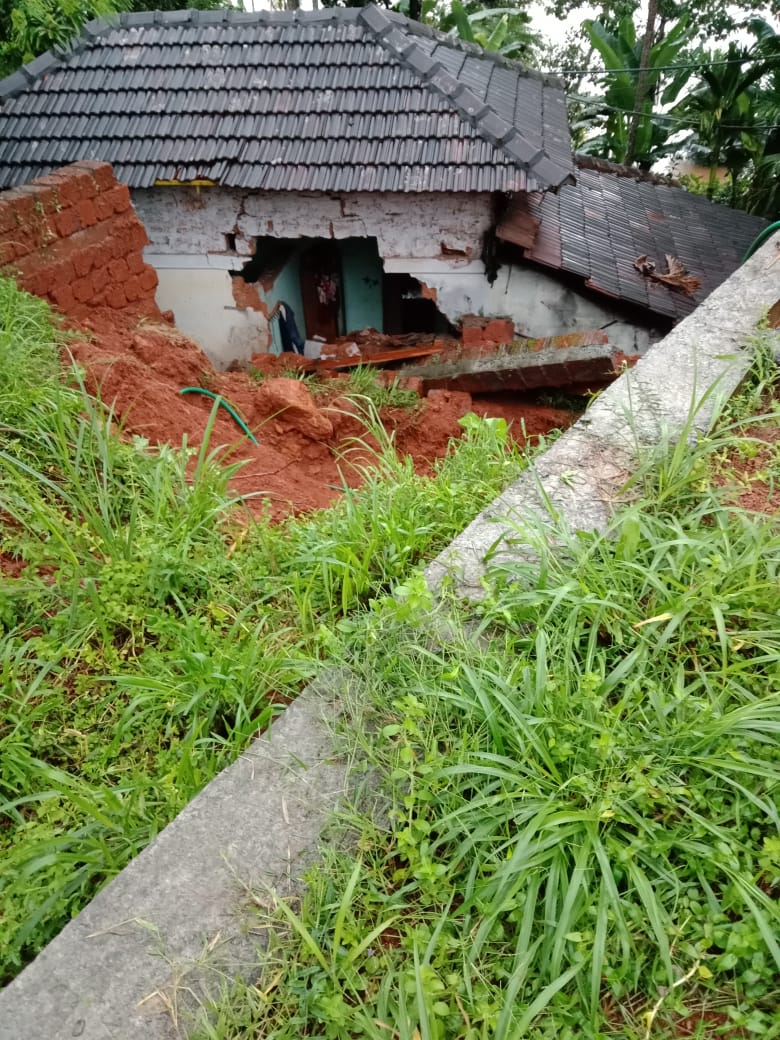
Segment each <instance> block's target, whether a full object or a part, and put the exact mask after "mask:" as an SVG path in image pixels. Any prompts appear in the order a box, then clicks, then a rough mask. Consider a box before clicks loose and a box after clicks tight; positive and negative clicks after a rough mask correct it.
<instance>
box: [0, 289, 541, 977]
mask: <svg viewBox="0 0 780 1040" xmlns="http://www.w3.org/2000/svg"><path fill="white" fill-rule="evenodd" d="M61 340H62V337H61V335H60V334H59V333H58V331H57V329H56V328H55V327H54V325H53V324H52V317H51V314H50V312H49V310H48V308H47V307H46V305H45V304H43V303H42V302H41V301H39V300H37V299H35V298H34V297H30V296H27V295H25V294H23V293H21V292H19V290H18V289H17V288H16V286H15V285H14V283H13V282H11V281H9V280H0V539H1V541H0V546H1V551H0V701H1V703H2V712H1V713H0V920H2V930H1V931H0V979H3V980H7V979H8V978H9V977H10V976H12V975H13V974H14V973H15V972H16V971H17V970H18V968H19V967H20V965H22V964H23V963H24V962H25V961H26V960H27V959H29V957H30V956H32V955H33V954H34V953H35V952H36V951H37V950H38V949H40V947H41V946H42V945H43V944H44V943H45V942H46V941H47V940H48V939H50V938H51V937H52V936H53V935H54V934H56V933H57V932H58V931H59V929H60V928H61V927H62V925H63V924H64V923H65V922H66V921H67V920H68V919H69V918H70V917H71V916H72V915H73V914H74V913H75V912H76V911H77V910H78V909H80V908H81V907H82V906H83V905H84V904H85V903H86V902H87V901H88V900H89V899H90V898H91V896H92V895H93V894H94V892H95V891H96V890H97V888H98V887H99V886H100V885H101V884H103V883H104V882H105V881H106V880H107V879H108V878H110V877H111V876H112V875H113V874H115V873H116V872H117V871H118V870H120V869H121V868H122V867H123V866H124V865H125V864H126V863H127V861H128V860H129V859H130V858H131V857H132V856H133V855H135V854H136V853H137V852H139V851H140V850H141V849H142V848H143V847H144V846H145V845H146V844H147V843H148V842H149V841H150V840H151V839H152V838H153V837H154V835H155V834H156V833H157V832H158V831H159V830H160V828H161V827H162V826H164V825H165V823H167V822H168V821H169V820H170V819H171V818H172V817H173V816H174V815H175V814H176V813H177V812H178V811H179V810H180V809H181V808H182V807H183V806H184V805H185V804H186V803H187V802H188V801H189V800H190V799H191V798H192V796H193V795H194V794H195V793H196V792H197V791H198V790H199V789H200V788H201V787H202V786H203V785H204V784H205V783H206V782H207V781H208V780H209V779H210V778H211V777H212V776H213V775H214V774H215V773H216V772H217V771H218V770H219V769H220V768H222V767H223V766H224V765H225V764H227V762H229V761H230V760H231V759H232V758H233V757H235V755H236V754H237V753H238V752H239V751H240V749H241V748H242V747H244V746H245V745H246V743H247V741H248V740H249V739H250V737H251V736H252V735H253V734H254V733H255V732H256V731H257V730H258V729H262V728H263V727H265V726H266V725H267V724H268V722H269V721H270V719H271V717H272V714H273V711H274V708H273V705H272V703H271V700H270V699H269V695H271V694H272V695H274V698H275V699H277V700H278V699H284V697H285V696H294V695H295V693H296V692H297V691H298V689H299V688H300V686H301V684H302V683H303V682H304V681H305V680H306V679H307V678H308V677H310V676H311V675H312V674H313V672H314V671H315V669H316V668H317V666H318V660H319V658H320V656H321V655H322V652H323V646H322V634H321V633H322V630H323V626H324V627H325V628H327V626H333V625H335V624H336V623H337V622H338V621H339V620H340V619H343V618H345V617H346V616H347V615H349V613H350V612H351V611H353V610H354V609H355V607H356V606H357V605H359V604H360V603H361V602H365V601H367V600H368V599H369V598H370V597H372V596H376V595H378V594H380V593H381V590H382V589H386V588H387V587H389V585H390V584H392V583H395V582H397V581H399V580H403V579H404V577H405V576H406V575H408V574H409V573H410V572H411V570H412V569H413V568H414V567H415V566H416V565H418V564H419V563H420V562H421V561H423V560H425V559H426V558H427V557H428V556H430V555H431V554H433V553H435V552H436V551H437V549H439V548H440V547H442V546H443V545H445V544H446V543H447V542H448V541H449V540H450V538H451V537H452V536H453V534H454V533H455V532H456V531H457V530H459V529H460V528H461V527H462V526H463V525H464V524H465V523H467V522H468V520H469V519H470V518H471V517H472V516H473V515H474V514H475V513H476V512H477V511H478V510H479V509H480V508H481V506H482V504H483V503H485V502H486V501H488V500H489V499H490V498H491V497H492V496H493V495H494V494H495V493H496V492H497V491H498V490H499V488H501V487H502V486H503V485H504V484H506V483H507V482H509V481H510V480H511V479H513V478H514V477H515V476H516V474H517V473H518V472H519V471H520V470H521V469H522V467H523V465H524V459H523V457H522V456H521V455H520V454H519V453H518V451H517V449H516V448H515V447H514V446H513V442H512V441H511V439H510V438H508V436H507V432H506V425H505V424H503V425H502V424H501V423H494V422H480V421H477V420H475V421H474V422H473V424H472V425H471V426H470V428H469V429H468V430H467V431H466V436H465V439H464V440H463V442H462V443H460V444H459V445H458V446H457V447H456V448H455V449H454V450H453V452H452V454H451V455H450V456H449V457H448V458H446V459H445V460H443V461H442V462H441V463H440V465H439V466H438V467H437V470H436V474H435V476H434V477H433V478H432V479H424V478H420V477H417V476H416V475H415V474H414V471H413V469H412V467H411V465H410V464H409V463H408V462H406V461H404V460H399V459H398V458H397V457H396V454H395V451H394V450H393V447H392V444H391V443H390V442H389V441H388V440H387V438H385V439H384V440H383V441H381V442H380V449H379V451H378V452H377V453H376V455H375V461H376V464H375V466H372V467H368V466H367V467H366V468H365V471H364V477H365V482H364V486H363V488H362V490H360V491H352V490H349V489H345V494H344V496H343V498H342V499H341V501H340V503H339V504H338V505H337V506H336V507H334V508H333V509H330V510H328V511H327V512H323V513H320V514H315V515H313V516H310V517H308V518H303V519H298V520H290V521H288V522H286V523H283V524H280V525H278V526H276V527H272V526H271V525H270V524H269V523H266V522H264V521H258V520H256V519H253V518H251V517H250V516H249V515H248V514H247V513H246V512H245V511H243V510H242V507H241V506H240V505H239V504H238V503H237V502H236V500H235V499H234V498H233V497H232V496H231V494H230V493H229V491H228V486H227V485H228V479H229V476H230V474H231V472H232V470H231V469H230V468H225V467H221V466H219V465H217V463H216V462H215V461H214V459H213V458H211V457H210V456H209V454H208V449H207V447H206V446H204V447H202V448H200V449H199V450H198V451H193V450H192V449H189V448H188V447H187V446H186V445H184V446H183V447H182V448H173V447H164V448H162V449H159V450H158V449H153V448H151V447H150V446H149V445H148V444H146V443H145V442H143V441H142V440H140V439H135V440H133V441H132V442H131V441H129V440H127V439H121V438H120V437H118V436H117V435H116V432H115V425H116V424H115V419H114V417H113V416H111V415H110V413H107V412H106V411H105V410H104V409H103V408H102V406H101V405H100V404H99V403H97V402H95V401H93V400H91V399H90V398H89V397H88V395H87V394H86V393H85V392H84V390H83V387H82V386H81V385H80V384H79V381H78V377H77V374H76V375H72V376H71V377H70V378H69V380H68V381H67V383H64V382H62V381H61V379H60V375H59V360H58V347H59V345H60V343H61ZM374 414H375V413H374ZM372 432H373V433H374V436H375V437H376V438H379V437H381V428H380V427H379V426H378V425H377V427H376V429H375V430H374V431H372ZM362 457H363V458H365V452H364V453H363V456H362ZM349 464H350V463H349V460H348V459H345V460H344V466H345V467H346V466H348V465H349ZM280 695H281V697H280Z"/></svg>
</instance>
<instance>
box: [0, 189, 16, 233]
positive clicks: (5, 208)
mask: <svg viewBox="0 0 780 1040" xmlns="http://www.w3.org/2000/svg"><path fill="white" fill-rule="evenodd" d="M13 227H16V214H15V213H14V207H13V204H12V200H11V199H9V198H8V192H3V194H2V195H0V235H4V234H5V232H6V231H10V230H11V228H13Z"/></svg>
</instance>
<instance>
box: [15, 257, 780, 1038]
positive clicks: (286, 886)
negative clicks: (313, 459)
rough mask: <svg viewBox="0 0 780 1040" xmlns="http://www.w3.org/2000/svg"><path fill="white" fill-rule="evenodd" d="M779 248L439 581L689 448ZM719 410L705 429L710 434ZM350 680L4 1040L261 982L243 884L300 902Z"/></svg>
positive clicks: (164, 853) (104, 1030)
mask: <svg viewBox="0 0 780 1040" xmlns="http://www.w3.org/2000/svg"><path fill="white" fill-rule="evenodd" d="M775 257H776V250H775V248H774V246H773V244H772V243H771V242H770V243H769V244H767V245H766V246H764V247H763V249H761V250H760V251H759V252H758V253H757V254H756V255H755V257H753V258H752V259H751V260H750V261H749V262H748V263H747V264H746V265H744V266H743V267H742V268H741V269H740V270H739V271H738V272H737V273H736V274H735V275H733V276H732V277H731V278H730V279H729V280H728V281H727V282H726V283H725V284H724V285H722V286H721V287H720V288H719V289H718V290H716V291H715V292H714V293H713V294H712V295H711V296H710V297H709V299H708V300H707V301H706V302H705V303H704V304H702V305H701V306H700V307H699V308H698V309H697V310H696V311H695V312H694V314H693V315H691V317H689V318H687V319H686V320H685V321H684V322H683V323H682V324H681V325H680V326H678V327H677V329H675V330H674V332H672V333H671V334H670V335H669V336H668V337H667V338H666V339H665V340H663V341H661V343H659V344H657V345H656V346H654V347H653V348H652V349H651V350H650V352H649V353H648V354H647V356H646V357H645V358H644V359H643V360H642V361H640V362H639V363H638V365H637V366H636V367H635V368H634V369H632V370H630V371H629V372H627V373H626V374H625V375H623V376H622V377H621V378H620V379H619V380H618V381H617V382H616V383H615V384H614V385H613V386H612V387H610V389H609V390H607V391H606V392H605V393H604V394H603V395H602V396H601V397H600V398H599V399H598V400H597V401H596V402H595V403H594V405H593V406H592V407H591V409H590V410H589V411H588V413H587V415H586V416H584V417H583V418H582V419H581V420H580V421H579V422H578V423H576V424H575V426H574V427H572V429H571V430H569V431H568V433H566V434H565V435H564V436H563V437H561V439H560V440H558V441H557V442H556V443H555V444H554V445H553V446H552V447H551V448H550V450H549V451H547V452H545V454H544V455H542V456H541V457H540V458H539V459H537V460H536V462H535V464H534V466H533V467H532V469H531V470H529V471H528V473H526V474H524V475H523V477H522V478H521V479H520V480H519V481H517V483H515V484H514V485H513V486H512V487H511V488H509V489H508V490H507V491H506V492H504V494H503V495H501V496H499V498H497V499H496V500H495V501H494V502H493V503H492V504H491V506H490V507H489V508H488V509H486V510H485V511H484V512H483V513H481V514H480V516H479V517H477V519H476V520H475V521H474V522H473V523H472V524H470V525H469V527H468V528H467V529H466V530H465V531H464V532H463V533H462V534H461V535H460V536H459V537H458V538H456V539H455V541H454V542H453V543H452V544H451V546H450V547H449V548H448V549H447V550H446V551H445V552H444V553H442V554H441V555H440V556H439V557H438V558H437V559H436V560H434V561H433V563H432V564H431V565H430V566H429V568H428V571H427V576H428V580H429V582H430V583H431V584H432V585H434V586H435V585H436V584H438V583H439V582H441V580H442V579H443V578H444V577H445V576H446V575H449V574H453V575H455V577H456V579H457V581H458V583H459V588H460V590H461V592H462V593H464V594H469V595H475V596H478V595H479V594H480V592H481V579H482V577H483V575H484V571H485V555H486V554H487V553H488V552H489V551H490V549H491V547H492V546H493V545H494V544H496V543H498V544H499V545H500V547H501V548H500V552H501V555H502V556H503V557H505V558H509V559H514V558H517V557H519V556H522V555H523V554H524V552H525V551H526V550H524V547H523V545H522V540H521V539H518V536H517V533H516V532H517V527H518V525H522V521H523V517H528V516H529V515H530V514H531V513H533V514H535V515H536V516H537V517H541V518H542V519H543V520H545V521H546V522H548V523H550V524H552V523H553V518H554V517H555V518H558V519H559V521H560V522H562V523H565V524H567V525H568V526H569V527H571V528H572V529H580V530H585V529H589V530H603V529H604V527H605V526H606V524H607V522H608V519H609V516H610V514H611V511H612V508H613V503H614V501H615V495H616V493H617V492H618V490H619V489H620V487H621V486H622V485H623V484H624V482H625V480H626V478H627V477H628V476H629V474H630V472H631V470H632V467H633V466H634V465H635V461H636V457H637V454H638V453H639V452H640V451H641V450H642V449H645V448H648V447H650V446H652V445H655V444H657V443H658V442H659V441H660V440H661V438H662V437H664V436H667V435H668V436H671V437H675V436H677V437H679V435H680V434H681V433H682V431H683V430H684V428H685V425H686V423H687V422H688V421H689V419H690V417H691V413H692V402H694V401H701V400H702V399H703V398H704V397H705V396H706V394H707V392H708V391H709V390H710V389H711V388H712V387H713V386H716V385H717V390H718V395H720V396H726V395H728V394H730V393H732V392H733V390H734V389H735V387H736V386H737V385H738V383H739V381H740V379H741V378H742V376H743V375H744V372H745V370H746V368H747V366H748V364H749V362H750V352H749V350H747V349H745V344H746V343H747V341H748V340H749V338H750V336H751V335H752V333H753V331H754V329H755V326H756V324H757V322H758V321H759V320H760V319H761V318H762V316H763V315H764V313H765V312H766V311H767V310H768V309H769V308H770V307H771V306H772V305H773V304H774V303H775V302H776V301H777V300H778V298H780V268H778V267H777V266H775V267H774V268H773V267H772V266H771V262H772V260H774V258H775ZM714 405H715V398H714V397H713V398H711V399H709V400H705V401H704V403H703V405H702V406H701V407H700V408H699V409H698V410H697V411H696V414H695V417H694V420H693V424H694V427H695V428H696V429H697V430H706V429H707V428H708V426H709V424H710V423H711V421H712V416H713V412H714ZM348 682H349V678H348V677H346V676H344V675H342V674H339V673H333V672H331V673H329V674H327V675H325V676H323V677H322V678H321V679H320V680H319V681H318V683H315V684H312V686H310V687H309V688H308V689H307V690H306V691H305V692H304V693H303V694H302V695H301V696H300V697H299V698H298V700H297V701H295V703H294V704H292V705H291V706H290V707H289V708H288V709H287V710H286V711H285V712H284V714H283V715H282V716H280V718H279V719H277V720H276V722H274V724H273V726H272V727H271V730H270V731H269V732H268V733H267V734H265V735H264V736H262V737H261V738H259V739H258V740H257V741H255V743H254V744H253V745H252V746H251V747H250V748H249V749H248V750H247V752H246V753H245V754H244V755H242V756H241V757H240V758H239V760H238V761H237V762H235V763H234V764H233V765H231V766H229V767H228V768H227V769H225V770H224V771H223V772H222V773H221V774H220V775H219V776H218V777H216V778H215V779H214V780H213V781H212V782H211V783H210V784H209V785H208V786H207V787H206V788H205V789H204V790H203V791H202V792H201V793H200V794H199V795H198V796H197V797H196V798H195V799H194V800H193V801H192V802H191V803H190V805H188V806H187V808H186V809H185V810H184V811H183V812H182V813H181V814H180V815H179V816H178V817H177V818H176V819H175V820H174V821H173V822H172V823H171V824H170V825H169V826H168V827H166V828H165V830H163V831H162V832H161V834H160V835H159V836H158V837H157V839H156V840H155V841H154V842H153V843H152V844H151V845H150V846H149V847H148V848H147V849H146V850H145V851H144V852H142V853H141V854H140V855H139V856H138V857H137V858H136V859H135V860H134V861H133V862H132V863H130V864H129V865H128V866H127V867H126V868H125V870H123V871H122V873H121V874H120V875H119V876H118V877H116V878H115V879H114V880H113V881H112V882H111V883H110V884H109V885H107V886H106V887H105V888H104V889H103V890H102V892H100V893H99V894H98V895H97V896H96V897H95V899H94V900H93V901H92V903H90V905H89V906H88V907H87V908H86V909H85V910H83V911H82V912H81V913H80V914H79V915H78V916H77V917H76V918H75V919H74V920H73V921H71V922H70V924H68V925H67V926H66V927H65V928H64V929H63V931H62V932H61V933H60V935H59V936H58V937H57V938H56V939H54V940H53V941H52V942H51V943H50V944H49V945H48V946H47V947H46V949H45V950H43V952H42V953H41V954H40V955H39V957H38V958H37V959H36V960H35V961H34V962H33V963H32V964H31V965H30V966H29V967H28V968H26V969H25V971H23V972H22V973H21V974H20V975H19V977H18V978H17V979H16V980H15V981H14V982H12V983H11V984H10V985H9V986H8V987H6V989H5V990H3V992H2V993H0V1040H70V1038H73V1037H81V1038H83V1040H176V1038H177V1037H182V1036H184V1035H186V1031H185V1030H181V1031H180V1030H179V1029H178V1028H177V1027H176V1025H175V1024H174V1018H173V1017H172V1016H171V1014H170V1009H169V1007H167V1006H166V1004H168V1005H171V1004H174V1003H175V1010H177V1011H179V1010H181V1007H182V1003H183V1004H184V1005H185V1010H186V1004H187V999H188V998H187V994H189V1001H190V1002H191V1004H193V1005H194V1004H197V1001H198V999H199V998H201V997H203V996H206V995H208V994H209V993H214V992H216V991H218V989H219V986H220V984H222V983H223V982H224V981H225V979H226V978H230V977H231V976H240V975H248V974H249V973H250V972H252V971H253V970H254V971H256V964H257V946H258V944H259V937H258V936H252V935H251V934H249V932H248V926H247V919H246V918H247V915H246V913H245V911H244V908H245V907H246V905H247V898H246V891H245V885H247V884H252V883H254V884H265V885H268V886H270V887H273V888H275V889H276V890H277V891H280V892H282V893H285V892H289V891H291V890H293V889H294V888H295V887H296V886H297V884H298V882H299V878H300V874H301V869H302V867H303V866H304V865H305V864H306V863H307V862H309V861H311V859H313V858H314V857H315V855H316V850H317V843H318V838H319V834H320V831H321V829H322V826H323V824H324V822H325V819H326V817H327V814H328V812H329V811H330V810H332V809H333V808H334V807H336V806H337V805H338V802H339V800H340V798H341V797H342V795H343V794H344V793H345V791H346V780H347V768H346V764H345V763H343V762H340V761H338V760H334V758H333V756H334V753H335V751H334V742H333V737H332V726H333V723H334V721H335V720H336V719H337V717H338V711H339V707H338V700H339V695H340V694H341V693H343V692H344V690H345V689H346V687H347V684H348Z"/></svg>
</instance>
